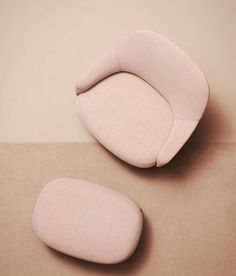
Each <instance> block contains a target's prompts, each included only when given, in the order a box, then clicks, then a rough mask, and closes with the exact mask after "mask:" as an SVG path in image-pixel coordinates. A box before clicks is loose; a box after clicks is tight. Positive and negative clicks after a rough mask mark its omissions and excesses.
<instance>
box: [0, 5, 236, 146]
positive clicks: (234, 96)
mask: <svg viewBox="0 0 236 276" xmlns="http://www.w3.org/2000/svg"><path fill="white" fill-rule="evenodd" d="M235 26H236V1H234V0H198V1H197V0H176V1H172V0H166V1H161V0H153V1H152V0H149V1H148V0H123V1H122V0H120V1H118V0H117V1H114V0H93V1H92V0H83V1H82V0H80V1H79V0H74V1H71V0H64V1H58V0H57V1H56V0H48V1H46V0H43V1H36V0H33V1H30V0H28V1H26V0H21V1H17V0H6V1H4V0H0V37H1V43H0V61H1V66H0V83H1V88H0V142H88V141H93V139H92V138H91V136H90V135H89V134H88V132H87V131H86V130H85V129H84V127H83V126H82V124H81V122H80V121H79V118H78V116H77V114H76V111H75V108H74V103H75V93H74V83H75V82H76V80H77V79H78V77H79V76H80V74H81V73H82V72H83V71H84V70H85V69H86V68H87V66H89V64H90V63H91V62H92V61H93V60H94V59H95V58H96V57H98V56H99V55H100V54H101V53H103V52H104V51H105V50H106V49H107V48H109V46H110V45H111V44H112V43H113V42H114V41H116V40H117V39H119V38H120V37H122V36H123V35H125V34H126V33H127V32H129V31H131V30H133V29H138V28H146V29H150V30H153V31H156V32H160V33H162V34H164V35H165V36H166V37H168V38H169V39H170V40H172V41H173V42H175V43H176V44H177V45H179V46H180V47H181V48H182V49H183V50H185V51H186V52H187V53H188V54H189V55H191V56H192V57H193V58H194V59H195V61H196V62H197V63H198V65H199V66H200V67H201V68H202V70H203V71H204V72H205V74H206V76H207V78H208V81H209V84H210V88H211V100H210V104H209V108H208V111H207V113H206V116H205V120H204V121H203V122H202V124H201V125H200V128H202V131H200V132H199V133H196V134H195V135H194V139H193V140H195V141H204V142H235V141H236V120H233V118H236V108H235V100H236V93H235V92H236V77H235V68H236V57H235V55H236V54H235V49H236V35H235Z"/></svg>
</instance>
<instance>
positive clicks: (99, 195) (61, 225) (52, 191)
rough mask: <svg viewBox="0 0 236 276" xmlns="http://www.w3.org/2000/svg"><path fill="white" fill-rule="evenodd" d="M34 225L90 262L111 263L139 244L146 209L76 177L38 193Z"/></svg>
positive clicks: (56, 246) (58, 245)
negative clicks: (143, 214) (143, 213)
mask: <svg viewBox="0 0 236 276" xmlns="http://www.w3.org/2000/svg"><path fill="white" fill-rule="evenodd" d="M33 227H34V229H35V231H36V233H37V235H38V237H39V238H40V239H41V240H42V241H44V242H45V243H46V244H47V245H48V246H50V247H52V248H54V249H56V250H58V251H61V252H63V253H65V254H68V255H71V256H74V257H77V258H80V259H84V260H87V261H92V262H97V263H105V264H113V263H119V262H122V261H124V260H126V259H127V258H128V257H129V256H131V255H132V253H133V252H134V250H135V249H136V247H137V244H138V242H139V239H140V235H141V230H142V212H141V210H140V209H139V207H138V206H137V205H136V204H135V203H134V202H133V201H131V200H130V199H128V198H126V197H125V196H123V195H122V194H120V193H118V192H116V191H113V190H111V189H109V188H106V187H103V186H101V185H98V184H95V183H91V182H88V181H83V180H76V179H57V180H54V181H52V182H50V183H49V184H48V185H46V187H45V188H44V189H43V190H42V192H41V194H40V195H39V197H38V200H37V203H36V206H35V209H34V214H33Z"/></svg>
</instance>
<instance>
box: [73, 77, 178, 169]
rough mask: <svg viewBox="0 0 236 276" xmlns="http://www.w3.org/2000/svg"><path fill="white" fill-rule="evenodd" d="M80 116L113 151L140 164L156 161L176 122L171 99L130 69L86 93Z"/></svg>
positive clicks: (79, 108) (83, 96)
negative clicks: (129, 71) (168, 100)
mask: <svg viewBox="0 0 236 276" xmlns="http://www.w3.org/2000/svg"><path fill="white" fill-rule="evenodd" d="M77 105H78V110H79V114H80V117H81V118H82V120H83V122H84V123H85V125H86V126H87V128H88V129H89V131H90V132H91V133H92V134H93V135H94V136H95V137H96V138H97V139H98V141H99V142H100V143H102V144H103V145H105V146H106V147H107V148H108V149H109V150H110V151H111V152H113V153H114V154H115V155H117V156H119V157H120V158H121V159H123V160H124V161H126V162H128V163H130V164H132V165H135V166H138V167H151V166H153V165H155V164H156V158H157V155H156V153H157V152H158V151H159V150H160V148H161V147H162V145H163V144H164V142H165V140H166V139H167V137H168V134H169V132H170V130H171V128H172V125H173V113H172V111H171V108H170V106H169V104H168V103H167V101H166V100H165V99H164V98H163V97H162V96H161V95H160V94H159V93H157V92H156V90H155V89H154V88H152V87H151V86H150V85H149V84H148V83H146V82H145V81H143V80H142V79H141V78H139V77H137V76H135V75H133V74H130V73H125V72H121V73H117V74H113V75H111V76H109V77H107V78H106V79H105V80H103V81H101V82H99V83H98V84H97V85H95V86H93V87H92V88H91V89H90V90H89V91H87V92H86V93H82V94H81V95H80V96H79V97H78V100H77Z"/></svg>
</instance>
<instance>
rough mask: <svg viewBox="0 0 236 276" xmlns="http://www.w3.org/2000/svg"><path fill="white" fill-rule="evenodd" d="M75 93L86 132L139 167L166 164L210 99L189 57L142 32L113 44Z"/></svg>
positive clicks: (194, 126) (80, 81)
mask: <svg viewBox="0 0 236 276" xmlns="http://www.w3.org/2000/svg"><path fill="white" fill-rule="evenodd" d="M76 91H77V95H78V98H77V107H78V110H79V114H80V116H81V118H82V121H83V122H84V124H85V126H86V127H87V128H88V129H89V131H90V132H91V133H92V134H93V135H94V137H96V138H97V140H98V141H99V142H100V143H101V144H103V145H104V146H105V147H106V148H107V149H109V150H110V151H111V152H113V153H114V154H115V155H117V156H118V157H120V158H121V159H122V160H124V161H126V162H127V163H129V164H132V165H134V166H137V167H151V166H154V165H156V166H162V165H164V164H166V163H168V162H169V161H170V160H171V159H172V158H173V157H174V156H175V154H176V153H177V152H178V151H179V150H180V149H181V147H182V146H183V145H184V143H185V142H186V141H187V140H188V138H189V137H190V135H191V134H192V132H193V131H194V129H195V128H196V126H197V124H198V122H199V120H200V119H201V117H202V115H203V112H204V110H205V107H206V105H207V101H208V97H209V90H208V85H207V82H206V79H205V77H204V75H203V73H202V72H201V71H200V69H199V68H198V67H197V65H196V64H195V63H194V62H193V61H192V59H191V58H190V57H189V56H187V55H186V54H185V53H184V52H183V51H182V50H180V49H179V48H177V47H176V46H175V45H174V44H173V43H172V42H170V41H169V40H167V39H166V38H164V37H163V36H161V35H159V34H155V33H153V32H150V31H145V30H140V31H135V32H133V33H131V34H130V35H128V36H127V37H126V38H123V39H122V40H121V41H120V42H118V43H116V44H115V45H114V46H113V47H112V49H111V50H109V51H108V52H107V53H106V54H104V55H103V56H102V57H101V58H100V59H99V60H98V61H97V62H96V63H95V64H94V65H93V66H92V67H91V68H90V69H89V70H88V71H87V72H86V73H85V75H84V76H83V77H82V78H81V79H80V80H79V82H78V84H77V86H76Z"/></svg>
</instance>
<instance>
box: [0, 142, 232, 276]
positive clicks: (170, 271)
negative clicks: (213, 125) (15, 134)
mask: <svg viewBox="0 0 236 276" xmlns="http://www.w3.org/2000/svg"><path fill="white" fill-rule="evenodd" d="M235 167H236V145H235V144H200V143H198V144H195V143H191V142H190V143H188V144H187V145H186V146H185V147H184V149H183V150H182V151H181V152H180V153H179V155H178V156H177V157H176V158H175V159H174V160H173V162H171V163H170V164H169V165H167V166H165V167H163V168H152V169H136V168H134V167H132V166H129V165H126V164H125V163H123V162H122V161H120V160H118V159H117V158H116V157H114V156H113V155H112V154H110V153H109V152H108V151H106V150H105V149H104V148H102V147H101V146H100V145H97V144H89V143H88V144H0V168H1V173H0V204H1V208H0V248H1V251H0V275H4V276H5V275H7V276H21V275H22V276H23V275H24V276H25V275H30V276H37V275H40V276H42V275H43V276H47V275H50V276H54V275H63V276H64V275H65V276H70V275H71V276H74V275H84V276H86V275H91V276H93V275H94V276H96V275H142V276H149V275H150V276H151V275H156V276H185V275H186V276H189V275H191V276H222V275H224V276H234V275H236V196H235V195H236V181H235V179H236V171H235ZM58 177H75V178H83V179H87V180H90V181H95V182H98V183H100V184H103V185H107V186H109V187H111V188H114V189H116V190H118V191H120V192H122V193H124V194H126V195H127V196H129V197H131V198H132V199H134V200H135V201H136V202H137V203H138V204H139V205H140V206H142V208H143V211H144V215H145V225H144V232H143V236H142V239H141V242H140V245H139V247H138V249H137V251H136V253H135V254H134V256H133V257H131V258H130V259H129V260H128V261H126V262H125V263H123V264H120V265H114V266H105V265H98V264H92V263H88V262H85V261H81V260H77V259H74V258H71V257H68V256H65V255H63V254H60V253H57V252H56V251H54V250H51V249H49V248H47V247H46V246H44V245H43V244H42V243H41V242H40V241H39V240H38V239H37V238H36V236H35V235H34V233H33V230H32V227H31V214H32V209H33V206H34V203H35V200H36V197H37V195H38V193H39V192H40V190H41V189H42V187H43V186H44V185H45V184H46V183H47V182H48V181H50V180H51V179H54V178H58Z"/></svg>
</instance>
